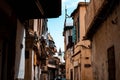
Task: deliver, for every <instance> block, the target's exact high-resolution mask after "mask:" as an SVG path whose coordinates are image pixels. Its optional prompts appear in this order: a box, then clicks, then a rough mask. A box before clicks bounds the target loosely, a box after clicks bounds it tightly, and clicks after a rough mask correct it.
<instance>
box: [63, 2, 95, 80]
mask: <svg viewBox="0 0 120 80" xmlns="http://www.w3.org/2000/svg"><path fill="white" fill-rule="evenodd" d="M86 6H87V3H85V2H80V3H78V6H77V8H76V9H75V10H74V11H73V12H72V14H71V17H72V19H73V26H72V27H70V26H65V27H64V36H65V40H64V41H65V43H66V42H67V40H68V44H65V46H68V47H67V48H65V50H66V51H65V61H66V79H68V80H93V75H92V66H91V48H90V41H89V40H83V37H84V36H85V18H84V17H85V13H86ZM65 28H68V29H67V30H65ZM66 35H68V36H66ZM67 37H68V38H67ZM88 74H89V75H88Z"/></svg>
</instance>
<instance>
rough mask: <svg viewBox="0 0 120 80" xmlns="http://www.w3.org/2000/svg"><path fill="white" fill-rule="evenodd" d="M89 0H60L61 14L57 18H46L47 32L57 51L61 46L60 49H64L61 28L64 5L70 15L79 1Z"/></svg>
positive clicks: (63, 18) (63, 17)
mask: <svg viewBox="0 0 120 80" xmlns="http://www.w3.org/2000/svg"><path fill="white" fill-rule="evenodd" d="M85 1H87V2H88V1H89V0H62V10H61V11H62V14H61V16H60V17H58V18H51V19H48V32H50V34H51V36H52V37H53V40H54V41H55V45H56V47H57V51H59V48H61V51H64V37H63V28H64V20H65V6H66V8H67V14H68V15H70V14H71V13H72V12H73V11H74V9H75V8H76V7H77V5H78V3H79V2H85Z"/></svg>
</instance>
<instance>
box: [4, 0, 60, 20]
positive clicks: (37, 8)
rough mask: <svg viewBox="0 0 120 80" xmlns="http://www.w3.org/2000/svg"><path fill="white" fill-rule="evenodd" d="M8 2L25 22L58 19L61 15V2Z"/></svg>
mask: <svg viewBox="0 0 120 80" xmlns="http://www.w3.org/2000/svg"><path fill="white" fill-rule="evenodd" d="M6 2H7V3H8V4H9V5H10V6H11V7H12V9H13V10H14V11H15V13H16V15H17V16H18V17H19V18H20V19H23V20H26V19H38V18H56V17H59V16H60V15H61V0H7V1H6Z"/></svg>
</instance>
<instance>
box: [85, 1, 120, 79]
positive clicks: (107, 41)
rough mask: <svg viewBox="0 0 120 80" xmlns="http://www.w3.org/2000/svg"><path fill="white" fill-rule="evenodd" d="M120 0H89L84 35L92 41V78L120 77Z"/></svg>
mask: <svg viewBox="0 0 120 80" xmlns="http://www.w3.org/2000/svg"><path fill="white" fill-rule="evenodd" d="M119 9H120V1H119V0H101V1H98V0H91V1H90V4H89V6H88V8H87V13H86V17H85V18H86V20H85V21H86V37H85V39H89V40H91V42H92V66H93V75H94V80H119V79H120V76H119V74H120V62H119V60H120V59H119V57H120V54H119V53H120V43H119V40H120V10H119Z"/></svg>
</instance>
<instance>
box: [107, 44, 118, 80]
mask: <svg viewBox="0 0 120 80" xmlns="http://www.w3.org/2000/svg"><path fill="white" fill-rule="evenodd" d="M107 55H108V80H116V79H115V76H116V74H115V73H116V68H115V51H114V46H112V47H110V48H108V50H107Z"/></svg>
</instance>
